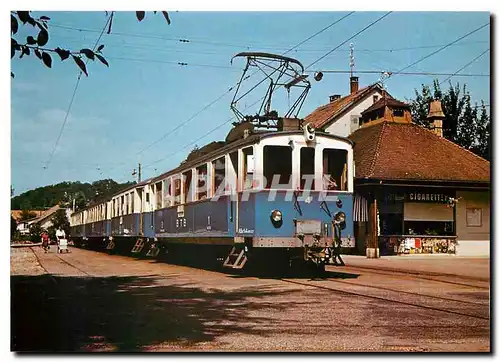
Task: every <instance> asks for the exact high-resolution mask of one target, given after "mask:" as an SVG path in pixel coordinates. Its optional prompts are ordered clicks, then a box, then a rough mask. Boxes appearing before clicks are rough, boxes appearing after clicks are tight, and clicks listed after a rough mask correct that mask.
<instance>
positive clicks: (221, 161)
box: [212, 156, 226, 195]
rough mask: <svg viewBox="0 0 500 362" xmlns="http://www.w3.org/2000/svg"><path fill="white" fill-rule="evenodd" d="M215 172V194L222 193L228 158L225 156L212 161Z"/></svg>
mask: <svg viewBox="0 0 500 362" xmlns="http://www.w3.org/2000/svg"><path fill="white" fill-rule="evenodd" d="M212 169H213V172H212V174H213V175H214V176H213V183H212V185H214V187H213V194H214V195H220V194H223V193H224V189H225V185H224V180H225V177H226V158H225V157H224V156H223V157H221V158H218V159H216V160H215V161H213V162H212Z"/></svg>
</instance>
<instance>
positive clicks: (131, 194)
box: [130, 192, 135, 214]
mask: <svg viewBox="0 0 500 362" xmlns="http://www.w3.org/2000/svg"><path fill="white" fill-rule="evenodd" d="M134 198H135V192H132V193H130V210H131V212H132V214H133V213H134V212H135V210H134Z"/></svg>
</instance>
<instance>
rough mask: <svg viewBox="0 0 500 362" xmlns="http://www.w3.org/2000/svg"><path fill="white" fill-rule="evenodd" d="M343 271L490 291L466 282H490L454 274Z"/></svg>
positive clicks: (351, 268) (360, 268)
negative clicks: (401, 277) (397, 276)
mask: <svg viewBox="0 0 500 362" xmlns="http://www.w3.org/2000/svg"><path fill="white" fill-rule="evenodd" d="M342 271H345V272H356V271H357V272H367V271H368V272H370V273H372V274H379V275H389V276H394V275H401V276H404V277H406V278H411V279H422V280H430V281H434V282H439V283H444V284H452V285H457V286H463V287H469V288H477V289H485V290H489V289H490V287H489V286H484V285H477V284H470V283H467V282H465V281H469V282H477V283H488V284H489V280H486V279H483V278H472V277H465V276H457V275H452V274H438V273H430V272H406V271H402V270H384V269H376V268H369V267H359V266H355V267H351V266H348V265H347V266H346V267H345V268H344V269H342ZM443 278H453V279H459V280H464V282H461V281H450V280H443Z"/></svg>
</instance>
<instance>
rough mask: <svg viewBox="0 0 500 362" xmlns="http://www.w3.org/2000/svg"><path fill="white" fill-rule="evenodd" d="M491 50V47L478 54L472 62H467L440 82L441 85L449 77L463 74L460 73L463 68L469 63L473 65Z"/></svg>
mask: <svg viewBox="0 0 500 362" xmlns="http://www.w3.org/2000/svg"><path fill="white" fill-rule="evenodd" d="M489 51H490V49H489V48H488V49H486V50H485V51H483V52H482V53H481V54H479V55H478V56H476V57H475V58H474V59H472V60H471V61H470V62H468V63H467V64H465V65H464V66H463V67H461V68H460V69H459V70H457V71H456V72H455V73H453V74H451V75H450V76H449V77H447V78H446V79H444V80H442V81H441V82H439V85H441V84H443V83H444V82H446V81H447V80H448V79H451V78H452V77H456V76H463V75H462V74H459V73H460V72H461V71H462V70H464V69H465V68H467V67H468V66H469V65H471V64H472V63H474V62H475V61H476V60H478V59H479V58H481V57H482V56H483V55H485V54H486V53H488V52H489Z"/></svg>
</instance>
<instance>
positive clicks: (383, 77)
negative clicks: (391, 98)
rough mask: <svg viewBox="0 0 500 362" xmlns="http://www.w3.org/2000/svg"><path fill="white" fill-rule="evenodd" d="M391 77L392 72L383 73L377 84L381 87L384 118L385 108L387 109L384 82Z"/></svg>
mask: <svg viewBox="0 0 500 362" xmlns="http://www.w3.org/2000/svg"><path fill="white" fill-rule="evenodd" d="M391 75H392V72H387V71H386V72H383V73H381V75H380V78H379V79H378V81H379V83H380V84H381V85H382V99H383V100H384V118H385V108H386V107H387V98H386V93H387V92H386V90H385V80H386V79H389V78H390V76H391Z"/></svg>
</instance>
